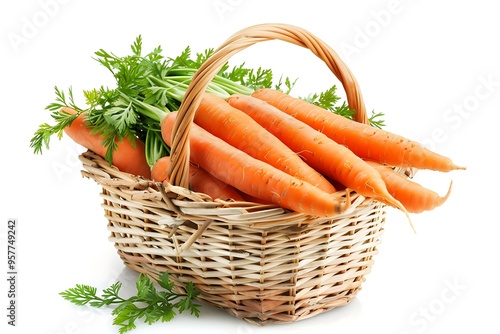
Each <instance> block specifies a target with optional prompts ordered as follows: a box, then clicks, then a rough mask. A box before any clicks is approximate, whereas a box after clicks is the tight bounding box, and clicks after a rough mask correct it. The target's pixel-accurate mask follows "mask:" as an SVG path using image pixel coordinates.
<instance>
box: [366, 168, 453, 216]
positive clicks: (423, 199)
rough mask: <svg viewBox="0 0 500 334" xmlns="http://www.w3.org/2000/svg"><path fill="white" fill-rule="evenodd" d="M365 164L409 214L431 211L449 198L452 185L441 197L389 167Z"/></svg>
mask: <svg viewBox="0 0 500 334" xmlns="http://www.w3.org/2000/svg"><path fill="white" fill-rule="evenodd" d="M367 163H368V164H369V165H371V166H373V167H374V168H375V169H376V170H377V171H378V172H379V173H380V175H381V176H382V179H383V180H384V182H385V184H386V186H387V189H388V190H389V193H391V195H392V196H394V198H396V199H398V200H399V201H400V202H401V203H402V204H403V205H404V206H405V208H406V209H407V210H408V211H409V212H412V213H420V212H423V211H428V210H433V209H435V208H437V207H438V206H440V205H442V204H443V203H444V202H445V201H446V200H447V199H448V197H449V196H450V193H451V186H452V183H450V187H449V189H448V192H447V194H446V195H445V196H443V197H441V196H439V195H438V194H437V193H436V192H434V191H432V190H430V189H427V188H425V187H423V186H422V185H420V184H419V183H417V182H414V181H412V180H410V179H408V178H407V177H404V176H403V175H401V174H398V173H396V172H395V171H394V169H393V168H391V167H390V166H386V165H382V164H380V163H378V162H374V161H367Z"/></svg>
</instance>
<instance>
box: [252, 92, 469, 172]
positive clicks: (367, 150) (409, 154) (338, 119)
mask: <svg viewBox="0 0 500 334" xmlns="http://www.w3.org/2000/svg"><path fill="white" fill-rule="evenodd" d="M252 96H254V97H256V98H258V99H261V100H263V101H266V102H267V103H269V104H272V105H273V106H275V107H276V108H278V109H280V110H281V111H283V112H285V113H287V114H289V115H291V116H293V117H295V118H297V119H299V120H301V121H302V122H304V123H306V124H308V125H309V126H311V127H312V128H314V129H316V130H318V131H320V132H322V133H324V134H326V135H327V136H328V137H330V138H332V139H333V140H335V141H336V142H337V143H339V144H342V145H346V146H347V147H348V148H349V149H350V150H351V151H353V152H354V153H356V155H358V156H360V157H362V158H364V159H369V160H373V161H377V162H380V163H382V164H387V165H390V166H397V167H414V168H418V169H430V170H435V171H441V172H449V171H452V170H456V169H465V168H464V167H460V166H457V165H455V164H454V163H453V162H452V161H451V159H450V158H448V157H445V156H443V155H440V154H438V153H435V152H433V151H431V150H429V149H427V148H425V147H424V146H423V145H421V144H420V143H418V142H415V141H412V140H409V139H407V138H405V137H402V136H400V135H397V134H394V133H391V132H388V131H385V130H381V129H378V128H375V127H372V126H370V125H367V124H363V123H358V122H355V121H352V120H349V119H347V118H345V117H343V116H340V115H336V114H334V113H332V112H330V111H328V110H326V109H323V108H320V107H318V106H316V105H314V104H312V103H309V102H307V101H304V100H301V99H298V98H295V97H293V96H290V95H287V94H285V93H282V92H280V91H277V90H273V89H267V88H263V89H259V90H256V91H255V92H254V93H253V94H252Z"/></svg>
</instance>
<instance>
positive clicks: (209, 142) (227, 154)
mask: <svg viewBox="0 0 500 334" xmlns="http://www.w3.org/2000/svg"><path fill="white" fill-rule="evenodd" d="M176 115H177V112H171V113H169V114H167V116H166V117H165V118H164V120H163V121H162V124H161V130H162V137H163V140H165V142H166V143H167V145H169V146H171V145H172V144H171V143H172V129H173V125H174V122H175V117H176ZM189 150H190V155H189V157H190V161H191V162H192V163H194V164H196V165H199V166H200V167H202V168H203V169H205V170H206V171H207V172H208V173H210V174H212V175H213V176H214V177H216V178H218V179H219V180H221V181H223V182H224V183H227V184H229V185H231V186H233V187H235V188H236V189H238V190H240V191H242V192H245V193H247V194H249V195H251V196H254V197H257V198H261V199H262V200H264V201H269V202H272V203H275V204H277V205H279V206H281V207H283V208H286V209H290V210H293V211H295V212H300V213H305V214H308V215H312V216H316V217H331V216H335V215H336V214H338V213H340V212H342V211H343V210H344V209H345V208H347V207H348V205H349V204H350V203H349V202H348V201H346V203H342V198H340V196H337V195H335V194H330V193H327V192H324V191H322V190H320V189H318V188H317V187H315V186H313V185H311V184H309V183H307V182H305V181H302V180H299V179H297V178H295V177H293V176H291V175H289V174H287V173H285V172H283V171H281V170H279V169H277V168H275V167H273V166H271V165H269V164H267V163H265V162H263V161H260V160H257V159H255V158H253V157H251V156H250V155H248V154H246V153H245V152H243V151H241V150H238V149H236V148H235V147H233V146H231V145H229V144H228V143H226V142H225V141H223V140H222V139H220V138H218V137H216V136H214V135H212V134H211V133H209V132H208V131H206V130H204V129H203V128H201V127H200V126H199V125H197V124H196V123H193V124H191V127H190V132H189Z"/></svg>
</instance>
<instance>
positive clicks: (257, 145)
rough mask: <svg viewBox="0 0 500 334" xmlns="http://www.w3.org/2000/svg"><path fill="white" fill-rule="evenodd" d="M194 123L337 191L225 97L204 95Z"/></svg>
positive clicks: (299, 177) (289, 171)
mask: <svg viewBox="0 0 500 334" xmlns="http://www.w3.org/2000/svg"><path fill="white" fill-rule="evenodd" d="M194 122H195V123H196V124H198V125H199V126H201V127H202V128H204V129H205V130H207V131H208V132H210V133H211V134H213V135H214V136H216V137H219V138H221V139H222V140H224V141H225V142H227V143H228V144H230V145H232V146H234V147H236V148H237V149H240V150H242V151H243V152H245V153H247V154H249V155H251V156H252V157H254V158H256V159H259V160H262V161H264V162H266V163H268V164H270V165H272V166H274V167H276V168H278V169H280V170H282V171H284V172H285V173H287V174H290V175H292V176H295V177H296V178H298V179H300V180H304V181H306V182H309V183H310V184H312V185H314V186H317V187H318V188H320V189H321V190H324V191H326V192H330V193H334V192H335V191H336V190H335V187H334V186H333V185H332V184H331V183H330V182H328V181H327V180H326V179H325V178H324V177H323V175H321V174H320V173H318V172H317V171H316V170H314V169H313V168H312V167H311V166H309V165H308V164H306V163H305V162H304V161H303V160H302V159H301V158H300V157H299V156H298V155H297V154H296V153H295V152H293V151H292V150H291V149H290V148H289V147H287V146H286V145H285V144H284V143H283V142H281V141H280V140H279V139H278V138H276V137H275V136H274V135H272V134H271V133H269V131H266V129H264V128H263V127H262V126H260V125H259V124H258V123H257V122H255V121H254V120H253V119H252V118H251V117H250V116H248V115H246V114H245V113H243V112H241V111H240V110H238V109H236V108H233V107H232V106H230V105H229V104H228V103H227V102H226V101H225V100H224V99H223V98H221V97H218V96H216V95H213V94H205V95H204V96H203V99H202V101H201V103H200V105H199V107H198V109H197V110H196V115H195V117H194Z"/></svg>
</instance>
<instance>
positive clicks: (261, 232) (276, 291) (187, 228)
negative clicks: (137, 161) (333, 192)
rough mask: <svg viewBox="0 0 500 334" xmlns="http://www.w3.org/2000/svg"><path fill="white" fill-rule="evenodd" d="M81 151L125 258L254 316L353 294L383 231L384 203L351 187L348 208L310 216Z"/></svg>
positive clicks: (312, 311) (292, 315)
mask: <svg viewBox="0 0 500 334" xmlns="http://www.w3.org/2000/svg"><path fill="white" fill-rule="evenodd" d="M80 159H81V161H82V163H83V166H84V171H83V174H84V176H86V177H89V178H91V179H93V180H95V181H96V182H98V183H99V184H100V185H101V186H102V189H103V192H102V194H101V196H102V198H103V208H104V211H105V216H106V218H107V220H108V222H109V223H108V229H109V231H110V233H111V235H110V237H109V240H110V241H111V242H113V243H114V245H115V247H116V249H117V251H118V254H119V255H120V257H121V259H122V260H123V262H124V264H125V265H127V266H128V267H130V268H132V269H134V270H136V271H138V272H141V273H144V274H146V275H148V276H149V277H151V278H153V279H157V278H158V275H159V274H160V273H162V272H168V273H169V274H170V278H171V279H172V280H173V281H174V282H175V283H176V287H177V289H178V291H180V292H182V289H183V288H182V287H183V285H184V283H186V282H193V283H194V284H195V286H196V288H197V289H198V290H199V291H200V292H201V293H200V295H199V299H200V300H202V301H205V302H207V303H209V304H211V305H214V306H216V307H220V308H222V309H224V310H226V311H227V312H229V313H230V314H232V315H234V316H236V317H238V318H241V319H244V320H246V321H248V322H250V323H253V324H256V325H264V324H271V323H288V322H294V321H297V320H301V319H305V318H308V317H311V316H314V315H317V314H319V313H322V312H324V311H327V310H330V309H333V308H335V307H338V306H342V305H344V304H347V303H348V302H350V301H351V300H352V299H353V298H354V297H355V296H356V294H357V293H358V291H359V290H360V288H361V284H362V283H363V282H364V280H365V275H366V274H368V273H369V272H370V270H371V267H372V265H373V256H374V255H375V254H376V253H377V245H378V244H379V243H380V241H381V239H380V238H381V234H382V233H383V225H384V222H385V206H384V205H382V204H380V203H379V202H377V201H373V200H371V199H364V198H362V197H357V198H356V197H355V198H353V206H352V208H351V210H350V211H349V212H345V213H344V214H342V215H340V216H339V217H336V218H335V219H314V218H311V217H308V216H305V215H302V214H296V213H286V212H284V210H282V209H281V208H279V207H259V206H258V205H256V204H251V203H246V202H245V203H234V202H233V203H231V202H213V201H211V199H210V198H207V197H206V196H205V197H204V196H203V194H197V193H192V192H190V191H189V190H187V189H184V188H181V187H174V186H172V187H171V188H162V187H161V184H158V183H154V182H151V181H147V180H142V179H138V178H135V177H134V176H132V175H130V174H126V173H122V172H120V171H119V170H118V169H117V168H115V167H113V166H110V165H109V164H108V163H107V162H106V161H104V160H103V159H102V158H101V157H99V156H97V155H96V154H94V153H92V152H86V153H84V154H82V155H81V156H80ZM353 195H354V196H356V194H353Z"/></svg>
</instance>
